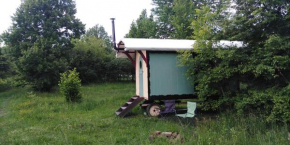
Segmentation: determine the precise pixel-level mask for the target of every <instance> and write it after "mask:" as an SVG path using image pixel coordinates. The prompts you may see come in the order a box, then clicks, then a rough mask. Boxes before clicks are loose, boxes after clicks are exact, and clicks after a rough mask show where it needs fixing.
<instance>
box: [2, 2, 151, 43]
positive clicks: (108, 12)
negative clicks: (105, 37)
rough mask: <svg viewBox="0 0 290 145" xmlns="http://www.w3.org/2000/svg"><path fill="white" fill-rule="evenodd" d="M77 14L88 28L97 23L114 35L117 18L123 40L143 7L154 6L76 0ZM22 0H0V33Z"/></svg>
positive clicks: (118, 38) (10, 22)
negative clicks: (112, 21) (113, 24)
mask: <svg viewBox="0 0 290 145" xmlns="http://www.w3.org/2000/svg"><path fill="white" fill-rule="evenodd" d="M75 1H76V8H77V14H76V17H77V18H79V19H80V20H81V21H82V22H83V23H84V24H86V30H87V29H89V28H91V27H93V26H95V25H96V24H99V25H102V26H104V27H105V30H106V31H107V32H108V34H109V35H112V23H111V20H110V18H115V30H116V40H117V41H119V40H121V39H122V38H123V37H124V36H125V34H127V33H128V32H129V29H130V25H131V23H132V22H133V20H136V19H137V18H138V17H139V15H140V14H141V12H142V10H143V9H147V13H148V14H150V10H151V9H152V8H153V6H152V4H151V3H152V0H75ZM20 4H21V0H0V34H2V33H3V32H4V31H5V30H7V29H8V28H9V27H10V26H11V25H12V21H11V16H12V15H13V14H14V13H15V12H16V9H17V8H18V7H19V6H20Z"/></svg>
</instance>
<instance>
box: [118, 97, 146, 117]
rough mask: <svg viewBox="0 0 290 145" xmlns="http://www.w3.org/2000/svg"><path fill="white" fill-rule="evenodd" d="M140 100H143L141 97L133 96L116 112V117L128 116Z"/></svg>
mask: <svg viewBox="0 0 290 145" xmlns="http://www.w3.org/2000/svg"><path fill="white" fill-rule="evenodd" d="M142 100H144V98H143V97H139V96H133V97H131V98H130V99H129V100H128V101H127V102H126V103H125V104H124V105H123V106H122V107H120V108H119V109H118V110H117V111H116V115H117V116H120V117H124V116H125V115H126V114H128V113H129V112H130V111H131V110H132V109H133V108H134V107H135V106H136V105H138V104H139V103H140V102H141V101H142Z"/></svg>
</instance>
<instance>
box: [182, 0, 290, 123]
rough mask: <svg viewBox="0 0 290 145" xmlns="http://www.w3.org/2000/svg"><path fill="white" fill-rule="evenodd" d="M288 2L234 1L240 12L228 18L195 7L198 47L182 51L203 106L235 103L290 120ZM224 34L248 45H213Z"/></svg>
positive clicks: (245, 110) (269, 116)
mask: <svg viewBox="0 0 290 145" xmlns="http://www.w3.org/2000/svg"><path fill="white" fill-rule="evenodd" d="M288 6H289V2H287V1H271V2H270V1H268V2H266V1H263V2H260V1H252V0H247V1H236V10H237V11H236V14H235V15H234V16H233V17H229V18H227V15H225V14H226V12H222V11H215V12H212V10H211V8H210V7H203V8H201V9H198V10H197V11H196V16H197V18H196V19H195V20H194V21H193V22H192V27H193V38H194V39H196V42H195V44H194V49H193V50H192V51H184V52H182V55H181V56H180V59H181V62H182V63H184V64H186V65H188V66H189V70H188V77H189V78H192V79H193V82H194V83H195V89H196V93H197V95H198V97H199V99H200V101H201V104H202V109H204V110H217V109H225V108H231V109H233V108H235V109H236V110H237V111H238V112H239V113H249V112H251V113H254V112H255V113H258V114H260V115H261V116H263V117H264V118H265V119H267V120H268V121H283V122H287V123H289V122H290V97H289V94H290V89H289V88H290V87H289V86H290V83H289V80H290V75H289V74H290V59H289V56H290V54H289V53H290V51H289V48H290V45H289V44H288V43H287V42H289V38H290V36H289V33H287V32H288V31H289V18H290V17H289V8H288ZM221 18H226V19H225V21H227V23H224V22H223V21H221V20H223V19H221ZM278 23H279V24H278ZM225 24H230V25H225ZM275 24H277V26H279V27H276V25H275ZM285 31H286V32H285ZM222 34H227V37H228V38H231V39H234V40H242V41H243V42H244V43H245V44H247V45H246V46H245V47H244V48H239V49H237V48H234V47H232V48H231V47H230V48H227V49H222V48H213V44H214V43H215V42H216V40H217V39H218V38H220V37H221V35H222ZM191 56H194V57H193V58H192V59H188V58H189V57H191Z"/></svg>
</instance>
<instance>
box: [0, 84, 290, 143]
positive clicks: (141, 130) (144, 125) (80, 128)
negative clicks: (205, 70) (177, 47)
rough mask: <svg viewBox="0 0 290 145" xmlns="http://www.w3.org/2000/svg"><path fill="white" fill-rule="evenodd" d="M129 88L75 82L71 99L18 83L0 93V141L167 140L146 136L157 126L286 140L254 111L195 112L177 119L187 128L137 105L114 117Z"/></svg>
mask: <svg viewBox="0 0 290 145" xmlns="http://www.w3.org/2000/svg"><path fill="white" fill-rule="evenodd" d="M134 92H135V86H134V84H131V83H107V84H94V85H88V86H84V87H82V88H81V93H82V95H83V101H82V102H81V103H74V104H69V103H66V101H65V98H64V97H63V96H61V95H60V93H58V92H54V93H37V92H31V90H30V89H28V88H21V89H14V90H10V91H7V92H3V93H0V101H1V102H0V105H1V106H0V144H134V145H136V144H170V143H171V142H170V141H169V140H168V139H164V138H156V139H153V140H151V141H150V140H149V136H150V134H152V133H153V132H155V131H157V130H158V131H170V132H178V133H180V134H181V135H182V136H183V137H184V141H183V144H190V145H192V144H289V143H290V141H289V140H288V139H287V138H288V132H289V127H288V126H287V125H279V124H268V123H266V121H265V120H261V119H260V118H259V117H256V116H255V115H248V116H244V117H241V116H237V115H235V114H232V113H230V112H228V113H223V114H215V115H205V114H201V113H198V114H197V117H195V118H194V119H192V120H190V119H181V123H182V124H183V125H184V126H186V125H187V124H189V126H188V127H187V128H184V127H183V126H182V125H181V124H180V122H179V120H178V118H176V117H175V116H168V117H164V118H151V117H147V116H144V115H143V110H141V109H140V108H139V107H136V108H134V109H133V111H132V113H131V114H130V115H129V116H127V117H125V118H118V117H116V115H115V111H116V110H117V109H118V108H119V107H120V106H121V105H122V104H123V103H125V102H126V101H127V100H128V99H129V98H130V97H131V96H133V95H134ZM1 114H2V115H1ZM175 143H176V144H179V143H180V142H175Z"/></svg>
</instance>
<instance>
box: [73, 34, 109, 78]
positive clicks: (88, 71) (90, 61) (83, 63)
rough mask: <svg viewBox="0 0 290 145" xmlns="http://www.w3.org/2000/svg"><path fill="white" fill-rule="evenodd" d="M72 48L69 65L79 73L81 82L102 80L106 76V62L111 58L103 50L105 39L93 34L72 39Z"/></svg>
mask: <svg viewBox="0 0 290 145" xmlns="http://www.w3.org/2000/svg"><path fill="white" fill-rule="evenodd" d="M73 44H74V49H73V52H72V55H71V60H70V66H71V67H72V68H76V69H77V71H78V72H79V73H80V78H81V80H82V82H83V83H90V82H103V81H105V78H106V73H107V68H106V65H107V63H109V62H110V60H111V59H113V58H110V56H109V53H108V52H107V51H106V50H105V47H106V44H105V41H104V40H102V39H99V38H96V37H93V36H89V37H87V36H84V37H83V38H82V39H75V40H73Z"/></svg>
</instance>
